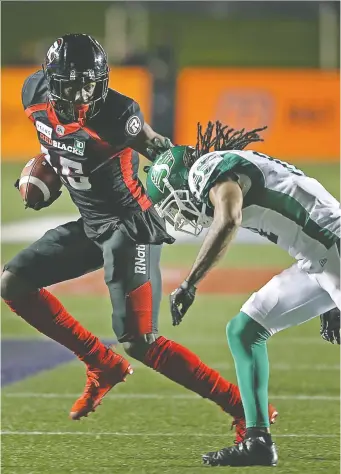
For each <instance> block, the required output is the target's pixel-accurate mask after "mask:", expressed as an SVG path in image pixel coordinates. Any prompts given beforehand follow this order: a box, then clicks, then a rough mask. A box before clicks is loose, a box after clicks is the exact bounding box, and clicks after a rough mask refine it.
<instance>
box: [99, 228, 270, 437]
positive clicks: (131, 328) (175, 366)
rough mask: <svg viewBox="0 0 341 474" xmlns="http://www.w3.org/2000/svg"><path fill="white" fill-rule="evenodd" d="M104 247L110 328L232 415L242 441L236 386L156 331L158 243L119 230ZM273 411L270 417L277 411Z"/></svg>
mask: <svg viewBox="0 0 341 474" xmlns="http://www.w3.org/2000/svg"><path fill="white" fill-rule="evenodd" d="M108 247H109V248H108ZM108 247H107V248H106V249H104V255H106V258H105V261H107V263H105V268H106V266H107V265H108V266H107V268H106V271H105V275H106V282H107V285H108V288H109V291H110V295H111V300H112V304H113V308H114V312H113V328H114V331H115V334H116V336H117V338H118V340H119V341H120V342H121V343H122V344H123V347H124V349H125V351H126V352H127V354H128V355H129V356H131V357H133V358H135V359H137V360H139V361H141V362H143V363H144V364H145V365H146V366H148V367H150V368H152V369H154V370H155V371H157V372H159V373H161V374H163V375H164V376H166V377H167V378H169V379H170V380H172V381H174V382H176V383H178V384H180V385H182V386H183V387H186V388H187V389H189V390H192V391H193V392H195V393H197V394H199V395H201V396H202V397H203V398H208V399H209V400H211V401H213V402H214V403H216V404H217V405H219V406H220V407H221V408H222V409H223V410H224V411H225V412H227V413H229V414H231V415H232V416H233V417H234V418H235V420H236V425H237V430H236V431H237V438H236V440H237V441H238V442H239V441H241V440H242V439H243V437H244V435H245V419H244V410H243V406H242V403H241V398H240V393H239V389H238V387H237V386H235V385H234V384H232V383H230V382H228V381H227V380H225V379H224V378H223V377H221V375H220V374H219V372H217V371H216V370H213V369H211V368H210V367H208V366H207V365H206V364H204V363H203V362H202V361H201V359H200V358H199V357H198V356H197V355H196V354H194V353H193V352H191V351H190V350H189V349H187V348H185V347H183V346H182V345H181V344H178V343H176V342H174V341H171V340H169V339H167V338H165V337H162V336H159V335H158V314H159V306H160V300H161V275H160V269H159V260H160V252H161V247H160V246H157V245H135V244H131V243H129V242H127V241H125V239H124V238H123V236H122V235H121V234H118V235H116V236H113V238H112V240H111V242H108ZM117 249H119V250H117ZM272 415H273V416H272V419H273V420H274V419H275V416H276V414H275V413H272Z"/></svg>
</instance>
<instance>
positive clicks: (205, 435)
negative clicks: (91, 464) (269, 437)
mask: <svg viewBox="0 0 341 474" xmlns="http://www.w3.org/2000/svg"><path fill="white" fill-rule="evenodd" d="M0 434H1V435H11V436H13V435H17V436H83V435H84V436H94V437H95V438H99V437H101V436H134V437H136V436H141V437H142V436H145V437H151V436H152V437H176V438H178V437H180V436H182V437H183V436H191V437H194V436H195V437H198V438H222V437H223V438H225V437H226V436H227V435H226V433H225V434H223V433H218V434H216V433H197V432H190V433H180V432H175V433H149V432H146V433H123V432H119V431H104V432H96V431H1V432H0ZM273 436H274V438H338V437H339V435H337V434H319V433H318V434H312V433H302V434H296V433H287V434H281V435H273Z"/></svg>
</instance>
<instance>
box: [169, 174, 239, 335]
mask: <svg viewBox="0 0 341 474" xmlns="http://www.w3.org/2000/svg"><path fill="white" fill-rule="evenodd" d="M209 197H210V200H211V203H212V205H213V206H214V218H213V222H212V224H211V226H210V229H209V231H208V233H207V235H206V238H205V240H204V242H203V244H202V246H201V249H200V250H199V253H198V255H197V258H196V260H195V262H194V265H193V267H192V270H191V271H190V273H189V275H188V277H187V278H186V280H185V281H184V282H183V283H182V284H181V285H180V287H179V288H177V289H176V290H175V291H173V293H172V294H171V296H170V307H171V314H172V320H173V326H176V325H178V324H180V322H181V320H182V318H183V317H184V315H185V314H186V312H187V310H188V308H189V307H190V306H191V304H192V303H193V301H194V297H195V291H196V286H195V285H196V284H197V283H198V282H199V281H200V280H201V279H202V278H204V276H205V275H206V274H207V272H208V271H209V270H210V269H211V268H212V266H213V265H214V264H215V263H216V262H217V261H218V260H219V258H221V257H222V255H223V254H224V253H225V252H226V250H227V249H228V246H229V245H230V243H231V241H232V240H233V237H234V236H235V234H236V232H237V229H238V227H239V226H240V224H241V221H242V205H243V195H242V191H241V189H240V187H239V185H238V184H237V183H236V182H235V181H224V182H221V183H218V184H216V185H215V186H214V187H213V188H212V189H211V190H210V193H209Z"/></svg>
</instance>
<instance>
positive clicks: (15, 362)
mask: <svg viewBox="0 0 341 474" xmlns="http://www.w3.org/2000/svg"><path fill="white" fill-rule="evenodd" d="M339 17H340V3H339V2H336V1H287V2H284V1H277V2H271V1H201V2H194V1H181V2H180V1H179V2H175V1H174V2H173V1H151V2H149V1H141V2H134V1H126V2H100V1H98V2H95V1H89V2H88V1H84V2H72V1H68V2H53V1H44V2H41V1H35V2H34V1H32V2H31V1H30V2H20V1H19V2H9V1H5V2H2V3H1V30H2V51H1V53H2V71H1V72H2V78H1V81H2V84H1V92H2V101H1V112H2V138H1V147H2V153H1V158H2V162H1V213H2V221H1V222H2V245H1V251H2V252H1V261H2V263H4V262H6V261H7V260H8V259H9V258H11V257H12V256H13V255H14V254H15V253H17V252H18V251H19V250H20V249H21V248H23V247H24V246H26V245H27V244H28V243H29V242H32V241H34V240H35V239H36V238H38V237H39V236H41V235H42V233H43V232H44V231H45V230H47V229H48V228H50V227H53V226H55V225H58V224H59V223H63V222H66V221H68V220H70V219H73V218H75V217H77V209H75V208H74V207H73V205H72V204H71V201H70V199H69V197H68V196H67V194H66V192H65V191H64V192H63V194H62V197H61V198H60V199H59V200H58V201H57V202H56V203H54V204H53V205H52V206H51V207H50V208H48V209H45V210H42V211H40V212H39V213H35V212H34V211H31V210H24V208H23V204H22V202H21V199H20V196H19V194H18V193H17V191H16V190H15V189H14V187H13V183H14V181H15V180H16V178H17V177H18V176H19V174H20V171H21V169H22V167H23V165H24V164H25V162H26V161H28V160H29V159H30V158H31V157H32V156H33V155H35V154H36V153H38V152H39V144H38V142H37V139H36V134H35V130H34V128H33V127H32V125H31V124H30V122H29V121H28V120H27V119H26V117H25V114H24V112H23V110H22V105H21V87H22V84H23V82H24V79H25V78H26V76H28V75H29V74H30V73H31V72H33V71H35V70H36V69H38V68H39V67H40V64H41V62H42V60H43V57H44V54H45V52H46V50H47V48H48V46H49V45H50V44H51V43H52V42H53V40H54V39H55V38H57V37H59V36H62V35H63V34H65V33H68V32H85V33H88V34H91V35H93V36H95V37H96V38H97V39H98V40H99V41H100V42H101V43H102V44H103V46H104V47H105V49H106V51H107V53H108V57H109V62H110V64H111V79H110V81H111V82H110V86H111V87H112V88H114V89H117V90H119V91H120V92H122V93H124V94H126V95H129V96H131V97H133V98H134V99H135V100H137V101H138V102H139V103H140V105H141V109H142V110H143V112H144V115H145V118H146V121H148V122H149V123H151V125H152V126H153V127H154V128H155V129H156V130H157V131H158V132H159V133H162V134H164V135H166V136H169V137H170V138H171V139H172V141H173V143H182V144H183V143H186V144H193V143H194V142H195V139H196V124H197V122H198V121H201V122H203V123H206V122H207V121H208V120H216V119H219V120H221V121H222V122H224V123H228V124H229V125H231V126H233V127H237V128H244V127H245V128H254V127H257V126H263V125H265V124H266V125H268V130H267V131H266V132H265V133H264V139H265V142H264V144H260V145H259V146H257V149H259V150H263V151H264V152H266V153H268V154H272V155H273V156H276V157H277V158H280V159H282V160H286V161H289V162H292V163H294V164H295V165H296V166H298V167H300V168H301V169H303V170H304V171H305V172H306V173H307V174H310V175H311V176H313V177H316V178H317V179H319V180H320V181H321V183H322V184H323V185H324V186H326V188H327V189H328V190H329V191H330V192H331V193H332V194H333V195H334V196H335V197H337V198H338V199H339V187H340V168H339V157H340V138H339V133H340V77H339V65H340V64H339V63H340V60H339V58H340V24H339ZM255 148H256V147H255ZM144 164H145V159H144V158H141V165H144ZM141 170H142V166H141ZM141 179H144V177H143V173H142V172H141ZM177 237H179V239H178V240H177V243H176V244H174V245H173V246H166V247H165V248H164V251H163V257H162V271H163V280H164V298H163V302H162V311H161V317H160V328H161V332H162V333H163V334H165V335H167V336H168V337H171V338H174V339H175V340H178V341H179V342H182V343H184V344H186V345H187V346H188V347H190V348H191V349H193V350H194V351H196V352H197V353H198V354H199V355H200V356H201V357H202V358H203V360H204V361H205V362H207V363H209V364H212V365H213V366H214V367H216V368H217V369H219V370H220V371H221V373H222V374H223V375H224V376H226V377H227V378H229V379H231V380H233V381H235V374H234V368H233V361H232V359H231V356H230V354H229V351H228V348H227V344H226V339H225V325H226V323H227V321H228V320H229V319H230V318H231V317H233V316H234V315H235V314H236V313H237V312H238V310H239V307H240V304H241V303H242V302H243V301H244V300H245V299H246V298H247V296H248V295H249V294H250V293H251V292H252V291H253V290H255V289H257V288H259V287H260V286H261V285H262V284H263V283H264V282H265V281H267V279H269V278H270V276H271V275H273V274H275V273H277V272H278V271H280V269H282V268H284V267H285V266H288V265H289V264H290V263H291V259H290V258H289V257H288V256H287V255H286V254H285V253H284V252H282V251H281V250H280V249H277V248H276V247H275V246H274V245H273V244H271V243H268V242H262V241H261V240H260V239H256V238H255V237H254V235H253V234H250V233H248V232H241V233H240V234H239V236H238V240H237V242H236V244H235V245H234V247H233V248H232V250H231V252H230V254H229V255H228V256H227V257H226V258H224V260H223V262H222V263H221V264H220V265H219V267H218V268H217V269H216V270H215V271H214V272H213V274H212V277H211V278H210V279H208V280H207V282H205V284H204V285H203V286H202V287H201V292H199V296H198V301H197V302H196V305H195V306H194V307H193V309H192V310H191V311H190V312H189V314H188V316H186V320H185V321H184V322H183V324H182V325H181V326H180V328H172V326H171V324H170V316H169V312H168V307H167V294H168V293H169V291H170V290H171V289H173V288H174V287H176V286H177V284H178V283H180V282H181V279H182V277H183V275H184V274H185V273H186V270H188V269H189V267H190V265H191V263H192V262H193V259H194V257H195V255H196V252H197V250H198V248H199V247H198V245H199V243H198V242H196V241H193V240H186V239H185V240H184V239H183V238H180V236H177ZM52 291H53V292H55V293H56V294H58V295H59V296H60V298H61V299H62V301H63V303H64V304H65V305H66V307H67V308H68V309H69V310H70V312H71V313H72V314H74V316H75V317H77V318H78V319H79V320H81V321H82V322H83V323H84V324H85V325H86V326H87V327H88V328H89V329H91V330H92V331H94V332H95V333H96V334H97V335H99V336H101V337H102V338H104V339H105V340H110V341H113V340H114V336H113V333H112V330H111V320H110V305H109V302H108V298H106V289H105V287H104V286H103V283H102V276H101V274H100V273H98V274H97V273H96V274H95V275H93V276H92V277H91V278H90V279H89V278H88V279H86V278H84V279H80V280H77V281H75V282H72V283H67V284H61V285H58V286H56V287H55V288H53V289H52ZM318 331H319V322H318V319H315V320H314V321H312V322H311V323H309V324H306V325H304V326H302V327H298V328H293V329H290V330H288V331H286V332H285V333H283V334H280V335H278V336H276V337H274V338H273V340H272V341H270V343H269V354H270V361H271V369H272V373H271V381H270V392H271V396H272V399H273V401H274V403H275V404H276V405H277V406H278V408H279V409H280V412H281V418H280V421H279V423H278V426H277V427H276V428H275V429H274V434H275V435H276V436H278V438H277V441H278V443H279V444H280V448H281V451H280V453H281V455H282V459H283V460H282V465H280V467H279V469H278V470H279V472H283V473H286V474H287V473H290V472H308V470H309V471H310V472H311V473H314V472H322V470H326V472H328V473H336V472H339V442H338V441H337V435H338V433H339V402H338V399H339V354H338V350H337V349H336V348H334V347H332V346H331V347H329V345H328V344H327V343H325V342H323V341H322V340H321V339H320V337H319V333H318ZM118 350H120V349H119V348H118ZM66 362H69V363H68V364H67V365H65V364H64V365H60V364H62V363H66ZM134 366H135V368H136V372H135V375H134V377H131V380H129V381H128V382H129V383H127V384H124V385H125V386H124V387H118V388H117V390H115V394H114V393H113V394H112V395H111V398H110V397H109V398H108V400H107V401H105V402H104V404H103V407H102V408H101V410H99V412H98V413H96V415H94V416H93V417H92V418H91V419H90V420H87V421H86V422H84V423H82V424H77V426H76V427H75V426H74V425H73V424H72V423H70V422H69V421H68V419H67V412H68V409H69V406H70V405H71V403H72V401H73V398H75V397H76V394H78V393H79V392H80V391H81V390H82V384H83V379H84V373H83V369H82V368H81V367H80V365H79V363H78V362H77V361H73V360H71V362H70V358H69V355H68V354H66V353H65V351H60V350H59V348H57V347H56V346H55V345H53V344H52V345H51V344H49V343H48V342H47V341H46V340H45V339H44V338H42V337H41V336H40V335H39V334H37V333H36V332H35V331H34V330H32V329H31V328H30V327H29V326H28V325H26V324H25V323H24V322H22V321H21V320H20V319H19V318H18V317H16V316H15V315H13V314H10V312H9V311H8V310H7V308H6V307H4V306H2V383H3V393H2V408H3V410H2V431H3V434H4V436H3V439H2V441H3V443H2V453H3V456H2V462H3V464H2V468H3V472H6V473H15V474H18V473H24V472H25V473H27V472H40V473H50V472H52V470H53V472H56V473H62V472H77V473H83V472H86V473H89V472H95V471H96V472H97V470H98V469H99V471H100V472H109V471H110V472H112V469H114V471H115V472H116V473H121V472H122V473H123V472H124V473H127V472H138V473H142V472H148V474H149V473H152V472H160V469H161V468H162V471H163V472H173V473H182V472H185V473H190V472H193V473H194V472H195V473H197V469H198V467H199V465H200V453H201V452H205V451H207V450H208V449H211V448H219V447H221V446H222V445H224V444H226V443H227V442H231V441H232V437H231V436H232V435H231V436H230V434H229V432H228V420H226V417H225V415H223V414H222V413H219V412H217V410H216V409H215V407H212V406H211V405H210V404H208V403H206V404H205V402H200V401H196V399H195V398H193V399H192V398H191V395H190V394H188V393H187V392H185V391H184V390H182V389H181V388H178V387H176V386H175V385H174V384H172V383H170V382H168V381H167V380H162V378H161V376H159V375H158V374H155V373H148V372H147V370H143V368H142V367H141V366H140V365H139V364H134ZM47 369H49V370H48V371H47ZM194 401H195V402H194ZM136 402H137V403H136ZM155 417H156V419H158V420H159V421H158V426H157V428H155V426H154V425H153V424H152V422H151V420H152V419H155ZM326 420H328V421H327V422H326ZM99 433H102V435H100V434H99ZM58 434H59V435H60V436H57V435H58ZM105 434H107V435H108V436H105ZM72 435H77V436H72ZM85 435H88V436H85ZM95 435H96V436H95ZM155 435H156V436H157V440H156V438H155ZM293 435H296V436H298V437H299V441H298V442H296V441H295V438H294V437H293ZM153 436H154V437H153ZM225 438H227V439H225ZM317 438H319V439H318V442H317ZM193 440H194V442H193ZM296 443H297V444H296ZM113 444H114V446H115V450H113V449H112V445H113ZM298 445H299V446H298ZM136 446H138V449H137V451H138V454H137V456H134V457H133V456H132V455H131V452H134V453H136ZM166 446H167V451H164V449H165V447H166ZM294 448H295V449H298V455H297V452H294V451H293V450H294ZM89 450H91V457H93V458H95V457H96V456H100V455H101V453H103V452H105V456H104V459H103V458H101V462H100V466H99V467H98V466H97V468H96V467H95V466H92V465H89V464H88V461H86V458H87V454H86V453H87V452H88V451H89ZM326 450H327V454H326ZM160 452H162V455H161V454H160ZM70 456H72V462H73V467H72V469H71V468H70V465H69V460H70ZM290 456H293V457H290ZM184 460H185V461H184ZM56 466H57V467H56ZM238 472H243V471H240V470H239V471H238ZM255 472H256V473H258V472H262V471H258V470H255Z"/></svg>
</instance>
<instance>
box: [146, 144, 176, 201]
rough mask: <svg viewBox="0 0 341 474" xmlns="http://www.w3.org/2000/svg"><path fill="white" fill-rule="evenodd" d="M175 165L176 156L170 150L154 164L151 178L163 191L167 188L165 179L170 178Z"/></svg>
mask: <svg viewBox="0 0 341 474" xmlns="http://www.w3.org/2000/svg"><path fill="white" fill-rule="evenodd" d="M173 165H174V156H173V154H172V152H171V151H170V150H168V151H166V152H165V153H163V156H162V158H159V159H158V162H157V163H156V164H155V165H153V168H152V174H151V176H150V179H151V181H152V183H153V184H154V186H155V187H156V188H157V189H158V190H159V191H161V192H162V193H163V192H164V190H165V182H164V180H165V179H168V177H169V175H170V173H171V169H172V167H173Z"/></svg>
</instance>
